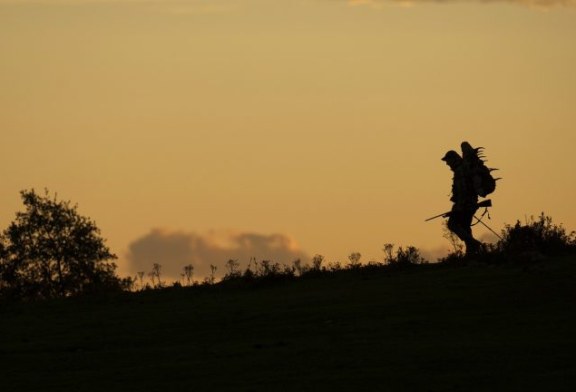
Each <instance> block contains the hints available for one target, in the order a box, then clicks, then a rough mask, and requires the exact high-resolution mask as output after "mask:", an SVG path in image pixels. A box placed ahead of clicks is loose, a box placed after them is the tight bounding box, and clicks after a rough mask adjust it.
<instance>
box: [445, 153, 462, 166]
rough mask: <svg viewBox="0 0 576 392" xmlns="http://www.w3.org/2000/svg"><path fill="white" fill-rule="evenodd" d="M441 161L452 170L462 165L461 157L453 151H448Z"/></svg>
mask: <svg viewBox="0 0 576 392" xmlns="http://www.w3.org/2000/svg"><path fill="white" fill-rule="evenodd" d="M442 160H443V161H444V162H446V164H447V165H448V166H450V168H451V169H454V168H455V167H457V166H459V165H460V164H461V163H462V157H461V156H460V154H458V153H457V152H456V151H454V150H450V151H448V152H447V153H446V155H444V158H442Z"/></svg>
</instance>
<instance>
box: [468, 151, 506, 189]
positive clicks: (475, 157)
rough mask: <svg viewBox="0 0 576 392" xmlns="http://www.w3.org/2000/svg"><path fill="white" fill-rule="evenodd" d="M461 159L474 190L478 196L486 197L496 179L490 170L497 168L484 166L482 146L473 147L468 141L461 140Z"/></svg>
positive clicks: (493, 186)
mask: <svg viewBox="0 0 576 392" xmlns="http://www.w3.org/2000/svg"><path fill="white" fill-rule="evenodd" d="M461 148H462V159H463V160H464V167H465V170H466V174H467V176H468V177H469V178H470V179H471V182H472V185H473V187H474V191H475V192H476V194H477V195H478V196H481V197H486V196H488V195H489V194H490V193H492V192H494V190H495V189H496V181H498V180H499V179H500V178H494V177H492V172H493V171H494V170H498V169H492V168H488V167H486V165H485V164H484V163H485V162H484V155H483V150H484V147H478V148H473V147H472V146H471V145H470V143H468V142H462V144H461Z"/></svg>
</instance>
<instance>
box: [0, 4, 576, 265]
mask: <svg viewBox="0 0 576 392" xmlns="http://www.w3.org/2000/svg"><path fill="white" fill-rule="evenodd" d="M575 42H576V1H574V0H563V1H562V0H557V1H546V0H511V1H506V0H502V1H496V0H492V1H490V0H484V1H477V0H468V1H464V0H462V1H460V0H444V1H434V0H414V1H395V0H349V1H346V0H284V1H265V0H241V1H240V0H238V1H236V0H212V1H210V0H162V1H159V0H36V1H35V0H0V86H1V88H0V136H1V141H2V142H1V144H0V178H1V179H2V190H1V192H0V227H2V228H5V227H6V226H7V225H8V224H9V223H10V222H11V221H12V220H13V219H14V216H15V213H16V211H20V210H22V208H23V207H22V203H21V200H20V195H19V191H20V190H23V189H31V188H34V189H36V190H42V189H44V188H47V189H49V190H50V191H51V192H53V193H57V194H58V197H59V198H61V199H64V200H71V201H72V202H73V203H77V204H78V212H79V213H80V214H82V215H86V216H89V217H91V218H92V219H94V220H95V221H96V224H97V225H98V227H99V228H100V229H101V234H102V236H103V237H104V238H106V239H107V244H108V245H109V246H110V248H111V250H112V251H113V252H114V253H116V254H117V255H118V257H119V259H118V265H119V270H118V272H119V273H120V274H121V275H132V276H133V275H134V274H135V273H136V272H137V271H149V270H151V267H152V263H155V262H157V263H160V264H161V265H163V268H164V269H165V272H166V274H167V275H168V276H178V274H179V271H181V269H182V267H183V266H184V265H186V264H189V263H192V264H193V265H195V267H196V271H197V276H202V275H205V274H206V273H207V271H208V270H209V265H210V264H214V265H217V266H219V268H220V271H223V270H224V264H225V262H226V261H227V260H228V259H238V260H239V261H240V262H241V263H242V265H243V266H246V265H247V263H248V261H249V259H250V258H251V257H256V258H257V259H259V260H260V259H272V260H274V261H277V262H280V263H287V264H289V263H291V262H292V261H293V260H294V259H296V258H300V259H302V260H307V259H309V258H310V257H312V256H313V255H315V254H322V255H324V256H325V259H326V260H327V261H330V262H335V261H340V262H343V263H345V262H347V256H348V255H349V254H350V253H352V252H360V253H361V254H362V259H361V260H362V261H364V262H367V261H369V260H382V259H383V257H384V254H383V252H382V248H383V245H384V244H385V243H394V244H396V245H398V246H409V245H413V246H416V247H418V248H419V249H421V250H422V252H423V253H424V254H425V255H427V256H429V257H430V258H434V257H436V256H438V255H441V254H442V253H446V252H447V251H448V250H449V248H450V244H449V242H448V241H447V240H446V239H444V238H443V228H442V220H440V219H439V220H435V221H432V222H424V219H426V218H427V217H430V216H432V215H436V214H439V213H441V212H444V211H448V210H450V207H451V204H450V201H449V196H450V187H451V177H452V175H451V172H450V170H449V168H448V167H447V166H446V165H445V164H444V163H443V162H442V161H441V160H440V158H441V157H442V156H443V155H444V153H445V152H446V151H447V150H450V149H456V150H457V149H459V146H460V143H461V142H462V141H464V140H466V141H468V142H470V143H471V144H472V145H473V146H483V147H485V148H486V150H485V152H486V156H487V158H488V166H491V167H496V168H499V169H500V171H499V172H497V173H498V175H499V176H500V177H502V178H503V179H502V180H500V181H499V182H498V187H497V189H496V191H495V192H494V194H492V195H491V199H492V200H493V203H494V207H493V208H492V209H491V219H490V220H486V223H487V224H488V225H489V226H490V227H491V228H493V229H494V230H496V231H497V232H499V231H500V230H501V229H502V228H503V227H504V225H505V224H513V223H515V222H516V220H518V219H519V220H521V221H525V220H526V219H528V218H529V217H530V216H533V215H538V214H540V213H541V212H545V213H546V214H547V215H550V216H551V217H552V218H553V219H554V221H555V222H556V223H562V224H563V225H564V227H566V228H567V229H568V230H574V229H576V208H575V207H574V205H573V204H572V203H573V201H574V200H575V199H576V176H575V175H574V173H573V171H574V169H575V168H576V154H574V153H573V150H574V146H575V144H576V143H575V142H576V127H575V124H576V110H575V108H576V72H575V71H574V70H576V44H575ZM474 233H475V235H476V236H477V237H478V238H483V239H489V232H488V231H487V229H484V228H482V227H475V228H474Z"/></svg>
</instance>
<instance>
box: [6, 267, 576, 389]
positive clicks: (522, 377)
mask: <svg viewBox="0 0 576 392" xmlns="http://www.w3.org/2000/svg"><path fill="white" fill-rule="evenodd" d="M575 305H576V260H573V259H572V258H558V259H555V260H553V261H548V262H542V263H539V264H532V265H530V266H519V265H503V266H489V265H467V266H439V265H423V266H417V267H415V268H411V269H407V270H404V271H379V272H373V273H362V272H358V271H345V272H342V273H339V274H334V275H331V276H325V277H319V278H309V279H301V280H296V281H289V282H283V283H277V284H274V285H263V286H260V287H244V288H242V287H240V288H238V287H237V288H232V287H217V286H216V287H210V288H208V289H198V288H181V289H165V290H153V291H148V292H139V293H133V294H125V295H120V296H115V297H105V298H104V297H100V298H88V297H87V298H76V299H68V300H55V301H48V302H39V303H28V304H2V305H0V306H1V308H0V319H1V321H0V373H1V376H0V389H1V390H2V391H167V390H178V389H180V390H200V391H208V390H211V391H216V390H217V391H226V390H229V391H318V390H342V391H344V390H346V391H348V390H363V391H365V390H375V391H474V390H478V391H485V390H491V391H494V390H506V391H529V390H534V391H536V390H538V391H542V390H554V391H561V390H565V391H573V390H576V338H575V333H574V331H576V311H575Z"/></svg>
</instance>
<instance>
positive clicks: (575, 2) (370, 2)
mask: <svg viewBox="0 0 576 392" xmlns="http://www.w3.org/2000/svg"><path fill="white" fill-rule="evenodd" d="M345 1H346V2H347V4H348V5H350V6H367V7H371V8H376V9H380V8H384V6H385V5H387V4H396V5H400V6H413V5H417V4H425V3H427V4H434V3H437V4H456V3H473V2H476V3H483V4H496V3H513V4H518V5H522V6H526V7H534V8H551V7H574V6H576V0H345Z"/></svg>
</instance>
